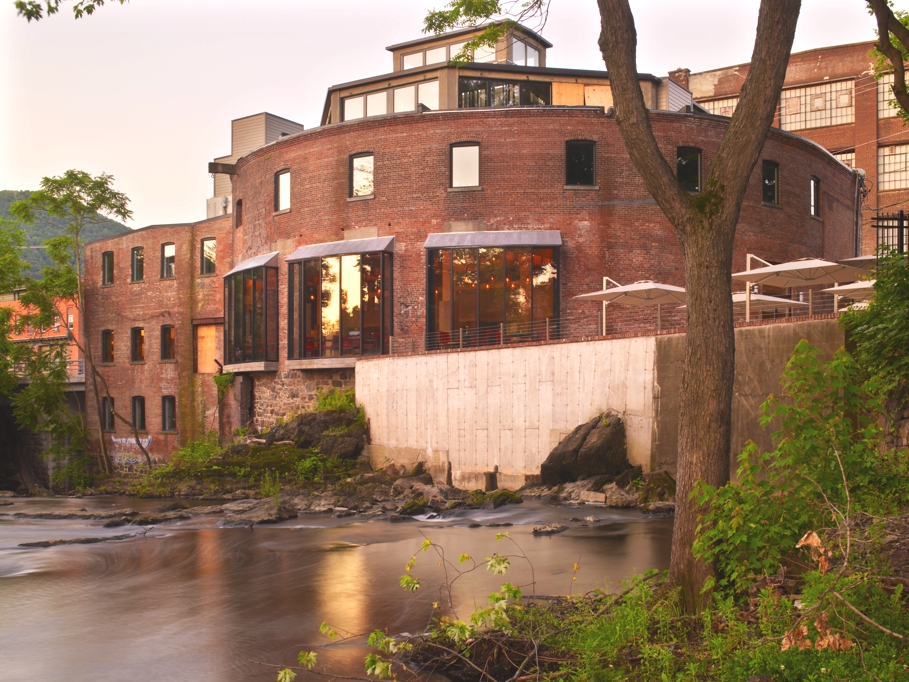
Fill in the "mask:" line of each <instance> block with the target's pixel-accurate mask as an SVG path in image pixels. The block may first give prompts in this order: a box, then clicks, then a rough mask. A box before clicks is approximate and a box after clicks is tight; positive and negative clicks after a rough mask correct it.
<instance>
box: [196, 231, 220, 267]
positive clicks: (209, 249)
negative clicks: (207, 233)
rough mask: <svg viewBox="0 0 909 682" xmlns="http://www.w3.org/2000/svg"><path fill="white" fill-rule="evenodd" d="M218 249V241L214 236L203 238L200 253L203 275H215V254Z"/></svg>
mask: <svg viewBox="0 0 909 682" xmlns="http://www.w3.org/2000/svg"><path fill="white" fill-rule="evenodd" d="M216 251H217V241H216V240H215V238H214V237H209V238H208V239H203V240H202V248H201V250H200V254H199V262H200V263H201V267H200V268H199V272H200V274H203V275H213V274H215V255H216Z"/></svg>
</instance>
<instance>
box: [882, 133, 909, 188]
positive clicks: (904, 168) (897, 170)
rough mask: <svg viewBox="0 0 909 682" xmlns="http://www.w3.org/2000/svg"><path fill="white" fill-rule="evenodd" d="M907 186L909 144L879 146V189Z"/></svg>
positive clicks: (908, 185)
mask: <svg viewBox="0 0 909 682" xmlns="http://www.w3.org/2000/svg"><path fill="white" fill-rule="evenodd" d="M907 187H909V144H894V145H888V146H886V147H878V149H877V188H878V190H879V191H885V190H891V189H906V188H907Z"/></svg>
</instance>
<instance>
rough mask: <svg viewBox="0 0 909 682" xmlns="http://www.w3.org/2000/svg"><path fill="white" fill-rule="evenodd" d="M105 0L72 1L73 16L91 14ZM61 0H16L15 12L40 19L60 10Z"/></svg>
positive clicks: (79, 16)
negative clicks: (42, 0)
mask: <svg viewBox="0 0 909 682" xmlns="http://www.w3.org/2000/svg"><path fill="white" fill-rule="evenodd" d="M104 1H105V0H76V1H75V2H74V3H73V16H74V17H75V18H76V19H81V18H82V17H83V16H85V15H88V16H91V15H92V14H94V13H95V10H97V9H98V8H100V7H104ZM118 1H119V3H120V4H121V5H125V4H126V0H118ZM62 4H63V0H44V2H43V3H42V2H41V0H16V2H15V5H16V14H18V15H19V16H20V17H25V18H26V19H27V20H28V21H41V19H43V18H44V16H45V14H46V15H47V16H50V15H52V14H56V13H57V12H59V11H60V6H61V5H62Z"/></svg>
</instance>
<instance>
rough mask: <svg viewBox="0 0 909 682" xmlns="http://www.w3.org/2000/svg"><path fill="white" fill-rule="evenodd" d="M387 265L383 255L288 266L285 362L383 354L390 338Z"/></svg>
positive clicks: (389, 261) (387, 348) (311, 260)
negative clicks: (286, 349) (286, 354)
mask: <svg viewBox="0 0 909 682" xmlns="http://www.w3.org/2000/svg"><path fill="white" fill-rule="evenodd" d="M391 263H392V261H391V255H390V254H387V253H360V254H351V255H344V256H334V257H331V258H315V259H309V260H303V261H298V262H294V263H291V264H290V268H289V270H288V297H287V300H288V316H287V348H288V357H290V358H291V359H300V358H316V357H339V356H357V355H380V354H382V353H387V352H388V351H389V339H388V337H389V336H391V334H392V298H391V292H392V286H391V276H392V275H391Z"/></svg>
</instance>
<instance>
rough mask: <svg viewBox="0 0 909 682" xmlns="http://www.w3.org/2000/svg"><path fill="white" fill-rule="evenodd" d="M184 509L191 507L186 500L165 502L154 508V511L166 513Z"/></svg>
mask: <svg viewBox="0 0 909 682" xmlns="http://www.w3.org/2000/svg"><path fill="white" fill-rule="evenodd" d="M183 509H189V505H188V504H186V502H180V501H176V502H165V503H164V504H159V505H158V506H157V507H155V508H154V509H152V512H154V513H155V514H165V513H167V512H172V511H182V510H183Z"/></svg>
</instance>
